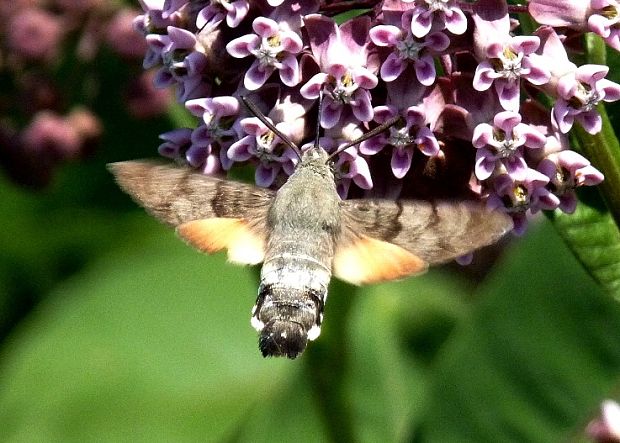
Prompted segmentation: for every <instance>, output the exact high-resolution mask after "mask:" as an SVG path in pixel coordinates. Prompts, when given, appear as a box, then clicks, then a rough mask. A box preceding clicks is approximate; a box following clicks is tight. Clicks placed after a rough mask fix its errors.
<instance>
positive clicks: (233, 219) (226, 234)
mask: <svg viewBox="0 0 620 443" xmlns="http://www.w3.org/2000/svg"><path fill="white" fill-rule="evenodd" d="M108 168H109V169H110V171H111V172H112V174H113V175H114V177H115V178H116V181H117V183H118V185H119V186H120V187H121V189H123V191H125V192H127V193H128V194H129V195H130V196H131V197H132V198H133V199H134V200H135V201H136V202H137V203H138V204H139V205H141V206H143V207H144V208H145V209H146V210H147V212H148V213H150V214H151V215H153V216H154V217H155V218H157V219H158V220H160V221H162V222H164V223H166V224H167V225H169V226H174V227H176V228H177V232H178V233H179V235H180V236H181V237H182V238H183V239H185V240H186V241H187V242H188V243H190V244H191V245H192V246H194V247H196V248H198V249H200V250H201V251H203V252H208V253H213V252H217V251H219V250H222V249H228V257H229V259H230V260H231V261H233V262H236V263H242V264H256V263H260V262H261V261H262V260H263V257H264V249H265V244H266V240H267V236H268V229H267V223H266V220H267V213H268V211H269V206H270V205H271V201H272V199H273V197H274V195H275V193H274V192H273V191H271V190H268V189H262V188H258V187H256V186H253V185H249V184H245V183H240V182H236V181H232V180H223V179H220V178H216V177H210V176H207V175H203V174H200V173H196V172H195V171H192V170H191V169H189V168H183V167H179V166H176V165H173V164H168V163H163V162H158V161H150V160H136V161H126V162H118V163H111V164H109V165H108Z"/></svg>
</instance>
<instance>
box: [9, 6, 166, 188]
mask: <svg viewBox="0 0 620 443" xmlns="http://www.w3.org/2000/svg"><path fill="white" fill-rule="evenodd" d="M136 14H137V11H135V10H134V9H130V8H126V7H122V6H121V5H120V4H114V5H112V4H111V3H110V2H106V1H104V0H87V1H85V0H80V1H77V0H15V1H11V2H1V3H0V41H1V42H2V45H0V60H1V62H0V75H1V76H2V80H1V81H0V103H1V106H2V119H0V166H2V167H4V168H5V169H6V170H7V172H8V173H9V174H11V175H12V176H13V178H14V179H15V180H16V181H18V182H20V183H22V184H25V185H29V186H35V187H37V186H44V185H46V184H47V183H48V182H49V180H50V179H51V177H52V173H53V171H54V169H55V166H57V165H58V164H60V163H61V162H63V161H67V160H73V159H77V158H81V157H83V156H84V155H86V154H88V153H89V152H91V151H92V150H93V148H94V147H95V145H96V143H97V141H98V139H99V137H100V135H101V133H102V131H103V127H102V126H103V125H102V123H101V121H100V119H99V118H98V116H97V115H96V114H95V112H94V111H92V110H91V106H92V105H93V104H94V102H96V100H97V98H98V95H97V93H96V92H94V91H95V90H96V89H97V88H98V84H99V82H100V77H101V74H100V71H101V64H100V62H101V60H100V59H101V57H100V55H101V53H102V52H104V50H105V51H110V50H111V52H114V53H116V54H117V55H118V56H119V57H121V58H122V59H123V60H125V61H128V62H129V64H134V65H136V71H137V72H138V74H139V75H137V76H136V78H135V80H134V82H133V83H132V84H131V85H130V86H129V89H128V91H127V95H126V97H127V106H128V108H129V111H130V112H131V113H133V114H134V115H136V116H140V117H143V116H151V115H154V114H161V113H163V112H164V111H165V110H166V108H167V106H168V105H169V102H170V100H169V95H170V94H169V93H168V92H167V91H162V90H158V89H156V88H154V87H153V82H152V75H151V74H149V73H146V72H141V71H140V67H139V61H140V59H141V58H142V57H143V56H144V52H145V51H146V46H147V45H146V44H145V42H144V39H143V38H142V37H141V36H140V35H139V34H137V33H136V32H135V31H134V29H133V19H134V18H135V16H136ZM104 48H105V49H104ZM68 74H69V75H68Z"/></svg>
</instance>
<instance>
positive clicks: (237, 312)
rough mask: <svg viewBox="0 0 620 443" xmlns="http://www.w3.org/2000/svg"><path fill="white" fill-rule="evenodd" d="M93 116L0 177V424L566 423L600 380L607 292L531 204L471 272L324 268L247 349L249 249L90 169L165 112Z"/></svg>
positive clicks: (245, 435)
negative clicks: (279, 347)
mask: <svg viewBox="0 0 620 443" xmlns="http://www.w3.org/2000/svg"><path fill="white" fill-rule="evenodd" d="M110 121H111V122H112V125H116V130H111V131H107V133H106V134H107V135H106V137H107V139H106V140H105V141H104V145H103V147H102V149H100V150H99V153H98V154H97V155H96V156H95V157H93V158H91V159H90V160H88V161H86V162H84V163H81V164H74V165H69V166H66V167H64V168H63V169H62V170H61V171H59V174H58V175H57V177H56V179H55V180H54V183H53V185H52V186H51V187H50V188H49V189H47V190H46V191H43V192H39V193H32V192H30V191H26V190H23V189H21V188H17V187H16V186H14V185H13V184H11V183H10V182H9V181H7V180H6V179H2V183H0V202H2V214H3V216H2V217H1V218H0V223H1V228H0V245H1V247H0V287H1V288H2V290H1V291H0V295H1V297H2V300H1V314H2V328H3V329H2V346H1V348H0V353H1V358H0V436H1V437H0V440H2V441H7V442H35V441H36V442H39V441H49V442H85V441H110V442H119V441H128V442H129V441H131V442H141V441H144V442H147V441H148V442H156V441H162V442H173V441H174V442H183V441H187V442H193V441H224V442H232V441H248V442H249V441H252V442H256V441H309V442H315V441H363V442H374V441H388V442H391V441H394V442H396V441H416V442H451V441H454V442H464V441H471V442H503V441H506V442H508V441H514V442H525V441H528V442H551V441H568V440H571V441H572V440H574V441H581V439H582V430H583V428H584V427H585V425H586V423H587V421H588V420H589V418H591V417H592V416H593V415H594V414H596V412H597V408H598V405H599V402H600V400H601V399H602V398H604V397H606V396H609V395H612V394H613V391H614V389H617V382H618V373H619V369H620V347H619V346H618V343H619V341H620V308H619V307H618V304H617V303H616V302H615V301H614V300H613V299H612V298H611V297H610V296H609V295H606V294H604V293H603V292H602V290H601V289H599V287H598V286H597V285H596V284H595V283H594V282H593V281H592V280H591V279H590V277H589V276H588V275H587V274H586V272H585V271H584V270H583V269H582V268H581V266H580V265H579V264H578V263H577V262H576V260H575V259H574V258H573V256H572V255H571V253H570V252H569V250H568V249H567V248H566V246H565V245H564V244H563V242H562V240H561V239H560V238H559V236H558V235H557V234H556V232H555V230H554V228H553V227H552V226H551V224H550V223H549V222H548V221H547V220H545V219H544V218H540V219H539V220H538V222H536V223H534V224H533V225H532V227H531V229H530V231H529V233H528V234H527V235H526V236H525V237H524V238H522V239H518V240H512V241H510V242H509V243H508V244H507V245H506V246H505V248H504V250H503V253H502V255H501V257H500V258H499V260H498V261H497V262H496V264H495V265H494V266H493V267H492V268H490V269H488V270H485V272H488V275H487V277H486V278H484V279H483V280H482V281H479V282H478V281H474V280H473V279H472V278H470V277H468V276H467V274H465V273H463V272H458V271H457V272H455V271H454V270H455V269H456V268H455V267H448V268H445V269H437V270H433V271H432V272H430V273H428V274H427V275H425V276H422V277H419V278H413V279H409V280H406V281H402V282H398V283H393V284H387V285H379V286H373V287H367V288H363V289H355V288H352V287H349V286H345V285H343V284H341V283H339V282H333V283H332V287H331V292H330V297H329V303H328V304H327V309H326V317H325V318H326V320H325V324H324V330H323V334H322V335H321V337H320V339H319V340H318V341H317V342H315V343H312V344H311V345H310V347H309V349H308V351H307V352H306V353H305V354H304V355H303V356H302V357H301V358H299V359H298V360H295V361H288V360H275V359H270V360H265V359H263V358H262V357H261V356H260V354H259V351H258V349H257V344H256V338H257V337H256V333H255V331H254V330H253V329H252V328H251V327H250V324H249V319H250V309H251V307H252V305H253V303H254V300H255V295H256V288H257V271H256V269H252V268H242V267H235V266H233V265H229V264H226V263H225V257H224V256H222V255H217V256H204V255H201V254H199V253H197V252H195V251H193V250H192V249H190V248H189V247H187V246H186V245H184V244H183V242H181V241H179V240H178V239H176V238H175V235H174V233H173V232H171V231H170V230H168V229H166V228H165V227H163V226H161V225H159V224H158V223H157V222H156V221H154V220H152V219H151V218H149V217H148V216H146V215H145V214H144V213H143V211H142V210H140V209H139V208H137V207H136V206H135V205H134V204H133V203H132V202H131V201H129V199H128V198H127V197H126V196H124V195H123V194H121V193H120V191H119V190H117V188H116V186H115V185H114V183H113V181H112V178H111V176H110V175H109V174H108V173H107V172H106V170H105V163H106V162H108V161H112V160H117V159H121V158H133V157H140V156H142V155H146V154H147V153H148V152H152V151H153V150H154V149H153V145H155V144H156V139H155V134H157V133H158V132H161V131H162V130H164V129H165V127H166V125H167V124H168V123H167V122H166V121H164V120H162V121H160V122H152V123H149V124H144V123H141V124H140V125H138V124H137V123H136V122H133V121H131V120H130V119H127V118H124V117H123V116H119V115H118V113H117V114H116V117H115V119H112V120H110ZM123 125H125V126H127V127H123ZM134 125H135V126H134ZM129 127H131V128H132V130H129V129H130V128H129Z"/></svg>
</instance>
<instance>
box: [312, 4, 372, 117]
mask: <svg viewBox="0 0 620 443" xmlns="http://www.w3.org/2000/svg"><path fill="white" fill-rule="evenodd" d="M304 23H305V26H306V29H307V31H308V35H309V37H310V47H311V49H312V53H313V54H314V56H315V58H316V59H317V62H318V64H319V67H320V69H321V72H320V73H318V74H316V75H314V76H313V77H312V78H311V79H310V80H309V81H308V82H307V83H306V84H305V85H304V86H302V88H301V91H300V92H301V95H302V96H303V97H305V98H308V99H317V98H318V97H319V93H320V91H321V90H324V91H325V96H324V99H323V106H322V112H321V116H320V121H321V126H323V127H324V128H332V127H334V126H336V125H337V124H338V122H339V121H340V116H341V114H342V111H343V108H345V107H350V109H351V110H352V111H353V114H354V115H355V117H356V118H357V119H358V120H360V121H364V122H367V121H370V120H372V117H373V111H372V106H371V103H370V93H369V90H370V89H372V88H374V87H375V86H377V83H378V79H377V76H376V75H375V74H373V72H372V71H371V70H369V69H368V67H367V66H368V62H369V61H368V51H367V46H368V43H369V37H368V30H369V27H370V20H369V19H368V18H367V17H358V18H356V19H353V20H349V21H348V22H345V23H344V24H342V25H341V26H340V27H338V26H337V25H336V23H335V22H334V21H333V20H332V19H331V18H327V17H324V16H322V15H317V14H313V15H310V16H307V17H306V18H305V19H304Z"/></svg>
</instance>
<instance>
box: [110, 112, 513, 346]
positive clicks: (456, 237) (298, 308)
mask: <svg viewBox="0 0 620 443" xmlns="http://www.w3.org/2000/svg"><path fill="white" fill-rule="evenodd" d="M253 112H254V113H256V110H253ZM258 112H260V111H258ZM257 117H259V118H261V117H262V118H261V120H263V119H264V120H266V118H265V117H264V116H263V115H262V114H260V115H257ZM269 124H270V125H271V122H269ZM272 126H273V125H272ZM384 129H385V128H384ZM373 132H374V133H375V134H376V133H377V131H373ZM365 137H366V138H367V136H365ZM317 140H318V137H317ZM359 141H361V140H357V141H355V142H352V143H351V145H353V144H356V143H359ZM285 142H287V144H290V145H292V146H295V145H293V144H292V142H290V141H288V140H287V141H285ZM295 148H296V149H297V150H298V151H299V152H300V154H299V155H300V161H299V163H298V164H297V167H296V169H295V172H294V173H293V174H292V175H291V176H290V177H289V178H288V180H287V181H286V183H285V184H284V185H283V186H282V187H281V188H280V189H278V190H277V191H273V190H270V189H264V188H259V187H257V186H253V185H250V184H245V183H240V182H236V181H232V180H228V179H222V178H216V177H212V176H206V175H203V174H200V173H198V172H195V171H193V170H191V169H190V168H183V167H179V166H176V165H173V164H166V163H162V162H157V161H149V160H137V161H126V162H119V163H112V164H110V165H109V168H110V170H111V171H112V173H113V174H114V176H115V177H116V180H117V182H118V184H119V186H120V187H121V188H122V189H123V190H124V191H126V192H127V193H128V194H130V195H131V196H132V197H133V199H134V200H135V201H136V202H137V203H139V204H140V205H142V206H143V207H144V208H145V209H146V210H147V211H148V212H149V213H150V214H152V215H153V216H155V217H156V218H158V219H159V220H161V221H162V222H164V223H166V224H168V225H170V226H172V227H175V228H176V231H177V233H178V234H179V235H180V236H181V237H182V238H183V239H185V240H186V241H187V242H188V243H189V244H191V245H192V246H194V247H196V248H198V249H199V250H201V251H203V252H207V253H215V252H218V251H221V250H224V249H226V250H227V251H228V258H229V261H231V262H234V263H239V264H251V265H254V264H258V263H261V262H262V263H263V266H262V269H261V275H260V285H259V288H258V297H257V300H256V304H255V305H254V308H253V309H252V319H251V324H252V326H254V328H255V329H256V330H257V331H258V332H259V333H260V336H259V348H260V350H261V352H262V354H263V355H264V356H286V357H288V358H295V357H297V356H298V355H300V354H301V353H302V352H303V351H304V350H305V348H306V346H307V342H308V340H314V339H316V338H317V337H318V336H319V334H320V330H321V329H320V328H321V324H322V322H323V310H324V306H325V301H326V297H327V287H328V285H329V281H330V279H331V276H332V273H333V274H334V275H335V276H336V277H338V278H340V279H342V280H344V281H346V282H349V283H352V284H354V285H362V284H369V283H378V282H384V281H389V280H395V279H401V278H405V277H408V276H411V275H415V274H419V273H422V272H424V271H425V270H426V269H427V268H428V266H429V265H435V264H440V263H445V262H447V261H450V260H452V259H454V258H456V257H459V256H462V255H465V254H468V253H469V252H472V251H474V250H476V249H478V248H481V247H483V246H487V245H489V244H492V243H494V242H496V241H497V240H498V239H499V238H500V237H502V236H503V235H504V234H505V233H506V232H508V231H509V230H510V229H512V226H513V225H512V221H511V219H510V217H508V216H507V215H506V214H504V213H502V212H498V211H489V210H487V209H486V208H485V206H484V205H483V204H482V203H480V202H472V201H438V202H430V201H418V200H396V201H393V200H383V199H356V200H342V199H341V198H340V197H339V195H338V193H337V192H336V182H335V178H334V172H333V170H332V167H331V164H330V161H329V158H330V155H329V154H328V153H327V152H326V151H325V150H324V149H323V148H322V147H320V146H319V144H318V142H315V144H314V146H313V147H310V148H308V149H307V150H305V151H304V152H303V153H301V151H300V150H299V148H297V147H296V146H295Z"/></svg>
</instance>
